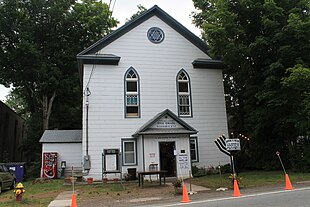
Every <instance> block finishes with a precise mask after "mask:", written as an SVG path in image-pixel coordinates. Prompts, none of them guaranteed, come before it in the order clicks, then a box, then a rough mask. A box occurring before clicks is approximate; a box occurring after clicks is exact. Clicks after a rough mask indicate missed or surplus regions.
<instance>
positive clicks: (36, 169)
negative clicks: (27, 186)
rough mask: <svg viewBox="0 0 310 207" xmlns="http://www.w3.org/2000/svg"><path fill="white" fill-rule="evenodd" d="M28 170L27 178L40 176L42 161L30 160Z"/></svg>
mask: <svg viewBox="0 0 310 207" xmlns="http://www.w3.org/2000/svg"><path fill="white" fill-rule="evenodd" d="M26 170H27V174H26V179H34V178H38V177H40V172H41V162H40V161H34V162H30V163H29V164H28V165H27V166H26Z"/></svg>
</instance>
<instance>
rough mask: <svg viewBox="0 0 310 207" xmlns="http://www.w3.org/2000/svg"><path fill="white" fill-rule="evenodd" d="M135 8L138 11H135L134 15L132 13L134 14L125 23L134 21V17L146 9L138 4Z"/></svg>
mask: <svg viewBox="0 0 310 207" xmlns="http://www.w3.org/2000/svg"><path fill="white" fill-rule="evenodd" d="M137 7H138V11H137V12H136V13H134V14H133V15H132V16H131V17H130V19H126V20H127V22H128V21H129V20H133V19H135V18H136V17H138V16H139V15H141V14H142V13H143V12H145V11H146V10H147V9H146V8H145V7H144V6H142V5H141V4H139V5H138V6H137Z"/></svg>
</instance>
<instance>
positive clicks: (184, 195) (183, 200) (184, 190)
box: [181, 183, 191, 203]
mask: <svg viewBox="0 0 310 207" xmlns="http://www.w3.org/2000/svg"><path fill="white" fill-rule="evenodd" d="M189 202H191V200H189V197H188V193H187V190H186V185H185V183H183V196H182V200H181V203H189Z"/></svg>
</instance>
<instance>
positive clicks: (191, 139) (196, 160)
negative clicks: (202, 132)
mask: <svg viewBox="0 0 310 207" xmlns="http://www.w3.org/2000/svg"><path fill="white" fill-rule="evenodd" d="M192 141H194V143H195V149H194V150H195V156H196V159H193V158H192V156H191V160H192V162H199V156H198V154H199V153H198V138H197V137H191V138H190V139H189V151H190V154H192V149H191V142H192Z"/></svg>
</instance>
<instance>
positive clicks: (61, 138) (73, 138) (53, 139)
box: [39, 130, 82, 143]
mask: <svg viewBox="0 0 310 207" xmlns="http://www.w3.org/2000/svg"><path fill="white" fill-rule="evenodd" d="M39 142H41V143H80V142H82V130H45V131H44V133H43V135H42V137H41V139H40V141H39Z"/></svg>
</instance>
